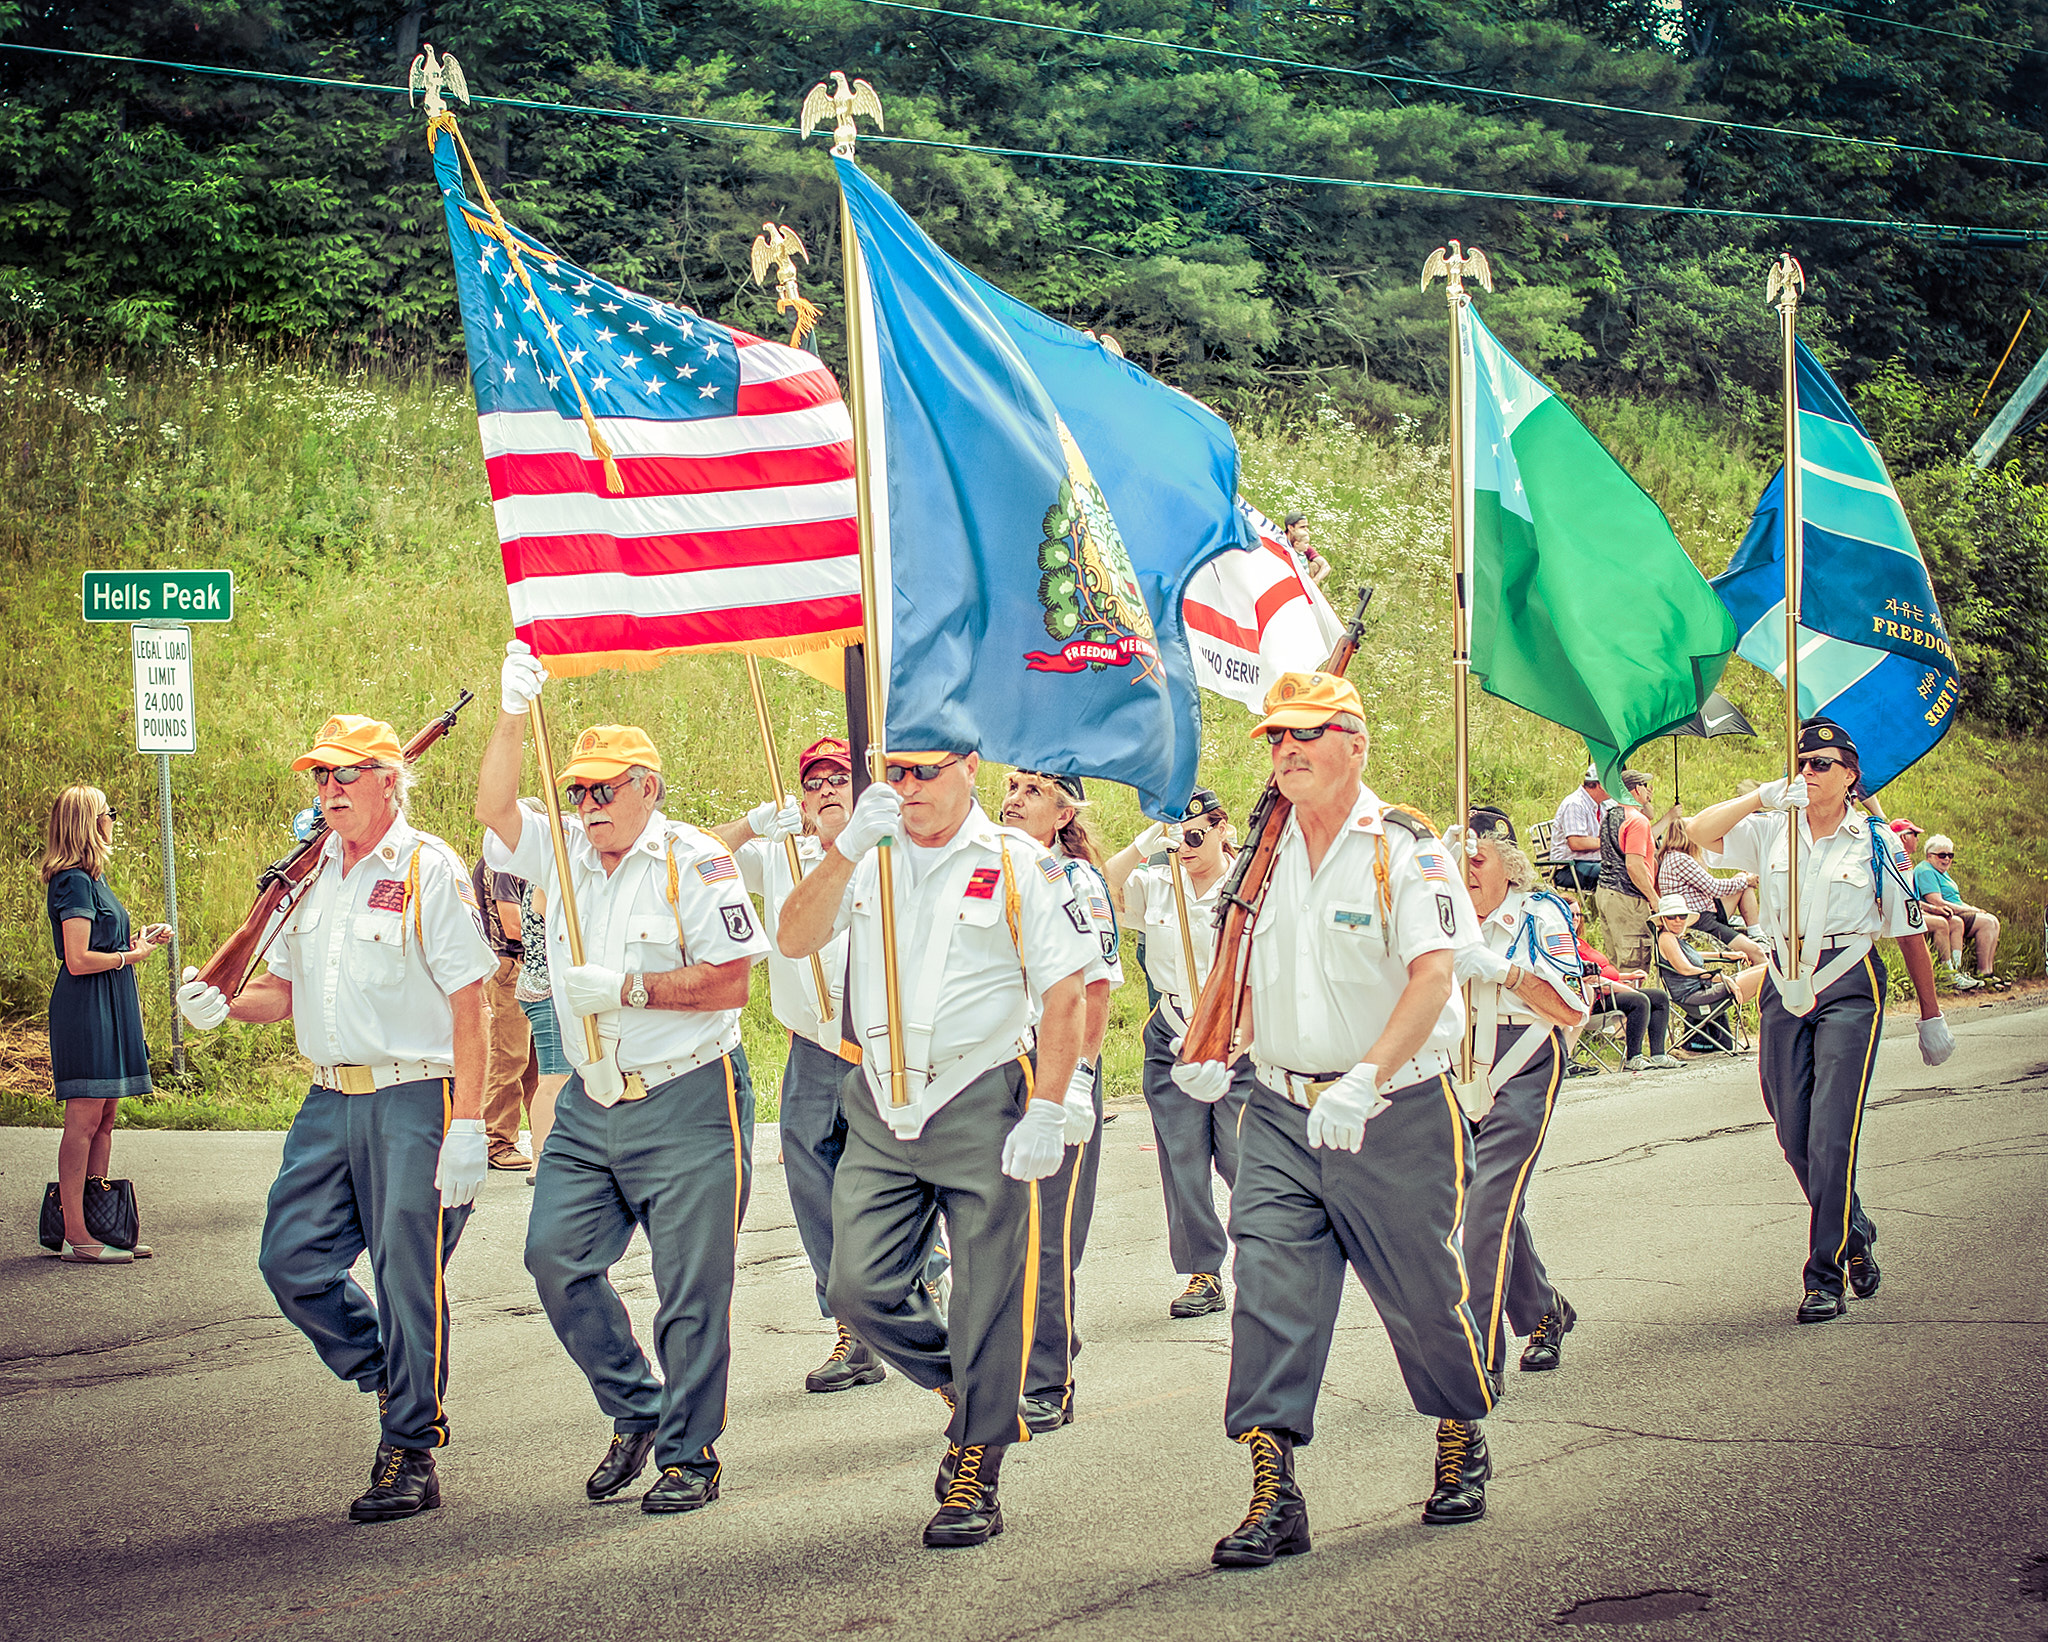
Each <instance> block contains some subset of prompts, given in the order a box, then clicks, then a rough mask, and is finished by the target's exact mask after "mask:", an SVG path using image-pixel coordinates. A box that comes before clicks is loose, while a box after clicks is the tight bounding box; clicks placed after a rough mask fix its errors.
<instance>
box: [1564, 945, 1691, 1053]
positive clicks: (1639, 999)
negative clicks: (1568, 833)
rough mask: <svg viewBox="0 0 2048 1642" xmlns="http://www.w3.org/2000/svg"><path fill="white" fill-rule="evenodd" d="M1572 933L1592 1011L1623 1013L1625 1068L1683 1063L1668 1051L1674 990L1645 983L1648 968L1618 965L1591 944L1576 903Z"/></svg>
mask: <svg viewBox="0 0 2048 1642" xmlns="http://www.w3.org/2000/svg"><path fill="white" fill-rule="evenodd" d="M1572 934H1573V936H1574V937H1575V938H1576V939H1577V941H1578V944H1579V963H1580V965H1581V966H1582V967H1583V968H1584V970H1585V974H1586V979H1587V981H1588V983H1589V985H1588V989H1587V990H1588V996H1589V999H1590V1001H1591V1003H1592V1005H1593V1012H1594V1013H1595V1014H1596V1015H1597V1014H1600V1013H1602V1012H1603V1011H1606V1010H1610V1009H1611V1010H1615V1011H1618V1012H1619V1013H1620V1015H1621V1024H1622V1030H1623V1031H1624V1032H1625V1033H1626V1034H1627V1035H1628V1036H1627V1048H1628V1054H1627V1058H1626V1059H1625V1060H1624V1061H1623V1062H1622V1069H1623V1070H1624V1071H1628V1072H1649V1071H1661V1070H1665V1069H1668V1068H1670V1067H1673V1066H1678V1065H1681V1064H1682V1062H1680V1061H1679V1060H1678V1058H1677V1057H1676V1056H1674V1055H1669V1054H1666V1053H1665V1039H1666V1034H1667V1033H1668V1032H1669V1030H1670V1024H1671V994H1670V993H1668V992H1666V991H1665V990H1664V989H1663V988H1662V987H1656V986H1645V985H1644V984H1643V983H1644V982H1645V981H1647V980H1648V979H1649V978H1650V977H1649V975H1648V974H1647V973H1646V972H1645V971H1643V970H1640V969H1616V968H1615V967H1614V965H1613V963H1612V962H1611V961H1610V960H1609V959H1608V958H1607V956H1606V955H1605V954H1604V953H1602V952H1599V951H1597V950H1596V949H1595V948H1593V947H1591V946H1588V945H1587V944H1586V936H1585V932H1584V929H1583V927H1582V915H1581V914H1580V911H1579V909H1578V908H1577V907H1573V908H1572ZM1646 1039H1647V1040H1648V1045H1649V1051H1650V1052H1649V1053H1648V1054H1647V1055H1646V1054H1644V1053H1643V1047H1644V1042H1645V1040H1646Z"/></svg>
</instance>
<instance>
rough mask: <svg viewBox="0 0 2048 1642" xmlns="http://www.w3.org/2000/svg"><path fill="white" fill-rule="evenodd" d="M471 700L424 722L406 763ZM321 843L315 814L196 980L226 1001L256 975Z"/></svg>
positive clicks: (314, 866)
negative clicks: (308, 829)
mask: <svg viewBox="0 0 2048 1642" xmlns="http://www.w3.org/2000/svg"><path fill="white" fill-rule="evenodd" d="M475 699H476V697H475V696H474V695H473V694H471V692H469V691H468V690H464V691H463V692H462V696H461V699H460V700H458V701H457V702H456V703H455V705H454V706H453V707H450V708H449V709H448V711H447V712H445V713H443V714H441V715H440V716H439V717H438V718H434V719H431V720H429V721H428V723H427V727H426V728H425V729H423V730H422V731H420V733H419V734H418V735H416V736H414V737H413V738H412V740H410V741H408V742H407V743H406V744H405V748H404V753H405V761H406V763H408V764H410V763H413V762H414V761H415V760H417V759H418V758H419V757H420V755H421V754H423V753H425V752H426V750H427V749H428V748H429V747H431V746H433V744H434V743H435V742H437V741H439V740H440V739H441V738H442V737H443V736H444V735H446V734H447V733H448V732H449V731H450V730H452V729H454V728H455V716H456V714H458V713H460V712H461V711H462V709H463V708H465V707H467V706H468V705H469V704H470V703H471V702H472V701H474V700H475ZM326 842H327V823H326V822H325V821H324V820H322V819H321V818H320V816H319V814H318V812H317V811H316V812H315V814H314V817H313V830H312V831H311V832H310V833H308V834H307V835H306V838H305V839H304V841H303V842H301V843H300V844H299V845H298V846H297V847H296V848H295V849H293V850H292V852H291V853H290V854H289V855H285V856H281V857H279V858H278V859H277V860H275V861H273V862H271V863H270V865H269V866H267V867H265V868H264V869H263V870H262V871H261V872H259V873H258V874H257V875H256V902H255V904H254V905H253V906H251V907H250V908H249V916H248V917H246V918H244V919H243V920H242V927H241V928H240V929H238V930H236V931H235V932H234V934H232V935H230V936H229V937H228V938H227V940H226V941H224V942H223V943H222V944H221V947H220V949H219V950H218V951H217V952H215V953H214V955H213V956H212V957H211V958H208V959H207V960H206V967H205V968H204V969H202V970H200V972H199V978H200V979H201V980H202V981H204V982H206V984H207V985H209V986H217V987H219V988H220V989H221V991H222V992H224V993H226V994H227V996H228V997H229V998H230V999H233V998H234V997H236V996H237V995H238V994H239V993H240V992H241V990H242V988H243V987H245V986H247V985H248V984H249V978H250V977H251V976H252V975H254V974H255V973H256V966H257V965H258V964H260V963H261V962H262V961H263V955H264V954H265V953H266V952H268V951H269V950H270V943H271V942H272V941H274V940H275V939H276V938H277V932H278V931H279V930H281V929H282V928H284V925H285V920H286V919H287V918H288V917H290V915H291V912H292V909H293V908H294V907H296V906H297V905H298V904H299V901H300V900H301V898H302V897H303V896H304V895H305V893H306V891H307V890H308V889H310V888H312V886H313V880H314V878H315V877H316V876H317V875H318V874H319V871H320V849H321V846H322V845H323V844H325V843H326Z"/></svg>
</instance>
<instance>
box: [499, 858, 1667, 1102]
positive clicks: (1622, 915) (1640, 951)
mask: <svg viewBox="0 0 2048 1642" xmlns="http://www.w3.org/2000/svg"><path fill="white" fill-rule="evenodd" d="M1593 905H1594V907H1595V909H1597V910H1598V912H1599V914H1600V924H1601V927H1602V928H1603V929H1605V930H1606V931H1607V955H1608V956H1609V957H1610V958H1612V959H1613V960H1614V967H1615V968H1616V969H1649V968H1651V967H1652V958H1653V956H1654V948H1653V947H1652V944H1651V940H1652V937H1651V932H1650V903H1649V902H1648V901H1645V900H1643V899H1642V898H1641V897H1640V896H1636V895H1624V894H1622V893H1621V892H1620V891H1619V890H1612V889H1607V888H1604V887H1603V888H1600V889H1596V890H1594V891H1593ZM485 989H486V990H488V989H489V983H488V982H486V983H485ZM485 1110H486V1111H487V1112H488V1110H489V1108H488V1107H486V1108H485Z"/></svg>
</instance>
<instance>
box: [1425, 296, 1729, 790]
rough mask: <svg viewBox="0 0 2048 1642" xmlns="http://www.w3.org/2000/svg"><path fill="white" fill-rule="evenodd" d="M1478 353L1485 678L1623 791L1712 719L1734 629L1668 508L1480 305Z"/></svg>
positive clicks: (1477, 562) (1473, 365)
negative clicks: (1695, 721) (1662, 744)
mask: <svg viewBox="0 0 2048 1642" xmlns="http://www.w3.org/2000/svg"><path fill="white" fill-rule="evenodd" d="M1459 345H1460V347H1461V349H1462V350H1463V353H1464V356H1465V357H1464V378H1465V393H1464V404H1463V406H1462V407H1461V409H1462V413H1463V415H1464V418H1465V428H1464V432H1465V451H1466V462H1465V485H1466V490H1465V496H1464V498H1463V500H1464V505H1465V508H1466V510H1467V511H1466V515H1465V522H1466V538H1465V539H1466V540H1467V541H1468V542H1469V543H1470V544H1471V577H1472V587H1471V602H1470V606H1469V608H1470V609H1471V612H1472V671H1473V673H1474V674H1475V675H1477V677H1478V678H1479V679H1480V681H1481V682H1482V683H1483V684H1484V685H1485V687H1486V692H1487V694H1488V695H1493V696H1498V697H1500V699H1501V700H1503V701H1511V702H1513V703H1514V704H1515V705H1516V706H1517V707H1522V708H1526V709H1527V710H1528V711H1529V712H1532V713H1534V714H1535V715H1536V716H1537V717H1538V718H1547V719H1549V720H1550V721H1551V723H1553V724H1562V725H1564V726H1565V728H1567V729H1570V730H1576V731H1577V732H1578V733H1579V734H1580V735H1582V736H1584V737H1585V738H1586V750H1587V751H1588V752H1589V753H1590V754H1591V755H1592V759H1593V762H1594V763H1595V764H1596V765H1598V766H1599V767H1600V770H1601V772H1602V775H1603V777H1604V779H1605V784H1606V786H1607V788H1608V790H1609V791H1611V792H1619V791H1620V790H1621V785H1620V777H1621V766H1622V762H1623V760H1625V759H1626V758H1627V757H1628V755H1629V754H1630V753H1631V752H1633V751H1634V750H1635V749H1636V748H1637V747H1639V746H1641V745H1642V744H1643V743H1644V742H1645V741H1649V740H1652V739H1654V738H1655V737H1657V736H1660V735H1668V734H1669V733H1670V732H1671V731H1672V730H1673V729H1675V728H1676V727H1677V726H1678V725H1680V724H1683V723H1684V722H1685V721H1686V720H1687V719H1689V718H1691V717H1692V716H1693V714H1695V713H1697V712H1698V711H1699V710H1700V704H1701V703H1702V702H1704V701H1705V700H1706V699H1707V697H1708V695H1710V694H1711V693H1712V692H1713V688H1714V686H1715V685H1716V684H1717V683H1719V682H1720V678H1721V669H1722V668H1723V667H1725V666H1726V665H1727V663H1728V655H1729V652H1730V651H1732V650H1733V649H1734V648H1735V624H1734V622H1733V621H1731V620H1730V619H1729V616H1728V611H1727V609H1726V608H1725V607H1724V606H1723V605H1722V603H1721V600H1720V598H1719V597H1718V596H1717V595H1716V594H1715V592H1714V590H1713V588H1711V587H1709V586H1708V585H1707V579H1706V578H1705V577H1704V576H1702V575H1701V574H1700V573H1699V570H1698V569H1697V568H1696V567H1695V566H1694V564H1693V562H1692V560H1690V559H1688V558H1687V557H1686V556H1685V549H1684V548H1682V547H1680V546H1679V545H1678V538H1677V537H1676V536H1675V535H1673V534H1672V531H1671V523H1670V521H1669V520H1668V519H1666V518H1665V517H1664V513H1663V510H1662V509H1660V508H1659V507H1658V506H1657V504H1656V503H1655V502H1653V501H1651V500H1650V498H1649V497H1648V496H1647V495H1646V494H1645V493H1644V492H1643V490H1642V487H1641V486H1639V485H1638V484H1637V483H1636V482H1635V481H1634V480H1633V479H1631V478H1630V477H1629V476H1628V474H1627V473H1626V472H1625V471H1624V470H1623V468H1622V466H1621V464H1620V463H1619V462H1617V461H1615V459H1614V458H1613V457H1612V456H1610V455H1608V454H1607V450H1606V447H1604V446H1603V445H1602V444H1601V443H1600V441H1599V440H1597V439H1595V438H1594V437H1593V436H1592V435H1591V434H1590V433H1588V432H1587V431H1586V430H1585V428H1584V427H1583V426H1582V425H1581V424H1580V422H1579V420H1578V418H1577V417H1575V416H1573V415H1572V413H1571V412H1570V411H1568V410H1566V409H1565V407H1564V405H1563V404H1562V403H1561V402H1560V401H1559V399H1558V397H1557V396H1556V395H1555V394H1554V393H1552V392H1551V391H1550V390H1549V389H1548V388H1546V387H1545V386H1544V385H1543V384H1542V383H1541V382H1539V381H1537V380H1536V378H1535V377H1533V376H1531V375H1530V374H1529V373H1528V372H1527V371H1525V370H1523V369H1522V367H1521V366H1520V365H1518V364H1516V363H1515V360H1514V358H1513V356H1512V355H1510V354H1509V353H1508V351H1507V349H1505V348H1503V347H1502V346H1501V345H1500V340H1499V338H1497V337H1496V336H1495V335H1494V334H1493V332H1491V331H1489V330H1488V329H1487V328H1486V325H1485V323H1484V322H1483V321H1482V320H1481V319H1480V318H1479V316H1478V315H1477V314H1475V313H1474V312H1473V311H1472V310H1471V309H1470V308H1469V307H1468V308H1465V309H1463V310H1461V318H1460V325H1459Z"/></svg>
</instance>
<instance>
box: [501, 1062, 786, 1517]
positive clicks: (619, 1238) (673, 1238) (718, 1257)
mask: <svg viewBox="0 0 2048 1642" xmlns="http://www.w3.org/2000/svg"><path fill="white" fill-rule="evenodd" d="M753 1142H754V1089H753V1083H752V1081H751V1080H750V1079H749V1078H748V1076H747V1060H746V1056H745V1054H744V1053H743V1052H742V1051H741V1050H739V1049H737V1048H735V1049H734V1050H733V1052H732V1053H731V1054H730V1055H726V1056H722V1057H721V1058H719V1059H718V1060H714V1061H711V1062H709V1063H708V1064H706V1065H703V1066H699V1067H697V1068H695V1069H694V1070H693V1071H689V1072H685V1073H684V1074H683V1075H682V1076H681V1077H679V1078H671V1079H670V1080H669V1081H668V1082H667V1083H664V1084H660V1085H658V1086H657V1087H655V1088H653V1089H651V1090H649V1091H648V1093H647V1097H646V1099H644V1100H630V1101H629V1100H622V1101H620V1102H619V1103H618V1104H617V1105H616V1106H609V1107H606V1106H600V1105H598V1104H597V1102H596V1101H594V1100H592V1099H591V1098H590V1097H589V1096H588V1095H586V1094H585V1093H584V1092H583V1078H582V1074H580V1073H578V1074H576V1075H574V1076H572V1077H571V1078H570V1079H569V1081H568V1082H567V1083H566V1084H564V1085H563V1086H562V1092H561V1095H560V1096H559V1097H558V1098H557V1100H556V1102H555V1126H554V1128H553V1129H552V1130H550V1131H549V1133H548V1142H547V1145H546V1147H545V1148H543V1150H542V1152H541V1157H540V1162H539V1164H538V1165H537V1166H536V1167H537V1169H538V1173H537V1174H536V1175H535V1177H534V1183H533V1209H532V1212H531V1214H530V1215H529V1216H528V1219H527V1223H526V1269H527V1270H528V1271H530V1272H532V1273H533V1280H534V1283H535V1285H536V1286H537V1287H538V1288H539V1289H540V1300H541V1304H542V1305H543V1306H545V1307H546V1308H547V1314H548V1321H549V1322H550V1323H552V1324H554V1328H555V1335H556V1337H557V1338H558V1339H559V1340H560V1341H561V1342H562V1345H563V1348H564V1349H565V1350H566V1351H567V1352H568V1353H569V1355H570V1356H571V1357H572V1358H574V1359H575V1362H576V1366H577V1367H578V1368H580V1369H582V1370H583V1373H584V1375H585V1377H586V1378H588V1379H589V1381H590V1389H591V1390H592V1391H594V1392H596V1393H597V1405H598V1407H599V1408H601V1409H602V1410H603V1411H604V1412H605V1413H606V1414H609V1415H610V1416H611V1419H612V1428H613V1429H614V1430H615V1431H619V1432H636V1431H652V1432H654V1433H655V1434H656V1435H655V1442H654V1463H655V1464H656V1465H659V1466H662V1467H667V1466H671V1465H680V1466H683V1467H685V1468H686V1469H688V1470H692V1471H699V1472H702V1473H703V1474H704V1475H706V1476H714V1477H715V1476H716V1475H717V1474H718V1455H717V1453H716V1452H715V1450H714V1449H713V1447H712V1444H713V1443H714V1442H715V1441H716V1440H717V1438H718V1435H719V1433H720V1432H721V1431H723V1430H724V1429H725V1412H726V1373H727V1369H728V1367H729V1365H730V1362H731V1358H732V1285H733V1263H734V1258H735V1256H736V1253H737V1251H738V1247H739V1230H740V1219H741V1217H742V1216H743V1215H744V1214H745V1213H746V1209H747V1192H748V1189H749V1187H750V1186H751V1184H752V1179H753V1161H752V1152H753ZM635 1226H638V1227H640V1228H641V1229H642V1230H644V1231H645V1232H646V1233H647V1248H648V1253H649V1254H650V1256H651V1257H652V1260H653V1267H654V1291H655V1294H656V1295H657V1297H658V1304H657V1307H656V1310H655V1313H654V1351H655V1355H656V1356H657V1357H659V1358H660V1359H661V1377H660V1378H659V1379H657V1378H656V1377H655V1374H654V1370H653V1368H652V1366H651V1365H650V1364H649V1363H648V1361H647V1355H646V1353H645V1352H643V1351H642V1350H641V1349H640V1342H639V1341H638V1340H636V1339H635V1338H634V1337H633V1325H632V1322H631V1321H630V1320H629V1319H628V1317H627V1316H626V1307H625V1305H624V1303H623V1302H622V1301H621V1300H620V1299H619V1293H618V1290H617V1289H615V1288H613V1287H612V1285H611V1279H610V1277H609V1276H608V1275H607V1273H608V1272H609V1271H610V1269H611V1267H612V1266H613V1265H614V1264H616V1263H617V1261H618V1259H619V1257H620V1256H621V1255H622V1254H624V1253H625V1252H626V1245H627V1243H628V1242H630V1241H631V1240H632V1236H633V1228H634V1227H635Z"/></svg>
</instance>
